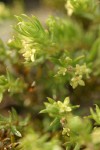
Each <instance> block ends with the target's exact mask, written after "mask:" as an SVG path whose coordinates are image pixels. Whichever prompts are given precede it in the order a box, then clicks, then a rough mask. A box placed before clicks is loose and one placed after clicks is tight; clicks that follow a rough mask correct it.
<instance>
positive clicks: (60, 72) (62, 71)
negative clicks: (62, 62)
mask: <svg viewBox="0 0 100 150" xmlns="http://www.w3.org/2000/svg"><path fill="white" fill-rule="evenodd" d="M66 72H67V68H64V67H61V68H60V69H59V71H58V73H57V74H58V75H63V76H65V75H66Z"/></svg>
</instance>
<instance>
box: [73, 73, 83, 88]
mask: <svg viewBox="0 0 100 150" xmlns="http://www.w3.org/2000/svg"><path fill="white" fill-rule="evenodd" d="M70 85H71V86H72V87H73V88H74V89H75V88H76V87H77V86H78V85H81V86H84V85H85V83H84V81H83V80H82V75H79V76H75V77H73V78H72V79H71V83H70Z"/></svg>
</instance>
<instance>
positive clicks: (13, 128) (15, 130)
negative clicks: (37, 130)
mask: <svg viewBox="0 0 100 150" xmlns="http://www.w3.org/2000/svg"><path fill="white" fill-rule="evenodd" d="M11 131H12V133H13V134H14V135H16V136H18V137H22V135H21V133H20V132H19V131H18V130H17V129H16V127H15V126H11Z"/></svg>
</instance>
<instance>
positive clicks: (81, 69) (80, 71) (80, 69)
mask: <svg viewBox="0 0 100 150" xmlns="http://www.w3.org/2000/svg"><path fill="white" fill-rule="evenodd" d="M89 73H90V69H89V68H87V66H86V64H84V65H82V66H80V65H78V64H77V65H76V68H75V75H86V77H87V78H88V77H89Z"/></svg>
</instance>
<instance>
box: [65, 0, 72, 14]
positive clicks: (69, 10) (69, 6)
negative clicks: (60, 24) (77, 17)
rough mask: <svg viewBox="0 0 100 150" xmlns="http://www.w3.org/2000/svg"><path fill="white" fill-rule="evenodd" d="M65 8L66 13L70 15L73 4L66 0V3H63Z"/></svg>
mask: <svg viewBox="0 0 100 150" xmlns="http://www.w3.org/2000/svg"><path fill="white" fill-rule="evenodd" d="M65 8H66V9H67V13H68V15H69V16H71V15H72V14H73V6H72V4H71V2H70V0H68V1H67V3H66V4H65Z"/></svg>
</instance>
